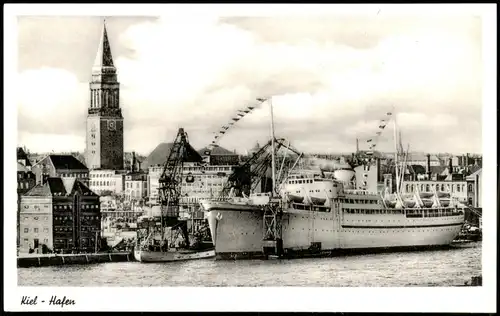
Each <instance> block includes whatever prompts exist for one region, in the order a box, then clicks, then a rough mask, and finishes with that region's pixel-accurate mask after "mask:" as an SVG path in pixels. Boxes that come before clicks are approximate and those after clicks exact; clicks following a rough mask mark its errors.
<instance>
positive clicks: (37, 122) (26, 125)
mask: <svg viewBox="0 0 500 316" xmlns="http://www.w3.org/2000/svg"><path fill="white" fill-rule="evenodd" d="M16 79H17V80H16V88H17V101H18V104H17V105H18V128H19V129H20V130H21V131H27V132H30V133H42V134H61V135H65V134H77V135H85V131H84V130H83V129H84V128H85V117H86V109H87V104H86V101H87V98H88V96H87V94H88V84H85V83H84V84H82V83H80V82H78V80H77V79H76V77H75V76H74V75H73V74H72V73H71V72H68V71H66V70H64V69H56V68H39V69H33V70H26V71H23V72H21V73H20V74H19V75H18V76H17V78H16Z"/></svg>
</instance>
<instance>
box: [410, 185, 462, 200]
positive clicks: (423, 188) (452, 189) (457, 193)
mask: <svg viewBox="0 0 500 316" xmlns="http://www.w3.org/2000/svg"><path fill="white" fill-rule="evenodd" d="M417 190H418V191H419V192H421V193H432V192H434V190H436V191H437V192H445V193H450V195H451V196H452V197H454V198H456V199H458V201H459V202H461V203H466V202H467V183H466V181H465V180H456V181H453V180H444V181H433V180H416V181H404V183H403V185H402V188H401V192H402V193H403V194H408V193H414V192H417Z"/></svg>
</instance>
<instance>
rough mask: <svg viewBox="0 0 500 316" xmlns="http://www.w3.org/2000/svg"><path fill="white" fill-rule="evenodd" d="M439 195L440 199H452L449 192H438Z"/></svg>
mask: <svg viewBox="0 0 500 316" xmlns="http://www.w3.org/2000/svg"><path fill="white" fill-rule="evenodd" d="M437 195H438V197H440V198H443V197H444V198H449V197H450V193H448V192H438V193H437Z"/></svg>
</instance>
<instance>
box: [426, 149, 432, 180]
mask: <svg viewBox="0 0 500 316" xmlns="http://www.w3.org/2000/svg"><path fill="white" fill-rule="evenodd" d="M426 169H427V170H425V171H426V172H427V177H428V178H429V180H430V179H431V154H427V168H426Z"/></svg>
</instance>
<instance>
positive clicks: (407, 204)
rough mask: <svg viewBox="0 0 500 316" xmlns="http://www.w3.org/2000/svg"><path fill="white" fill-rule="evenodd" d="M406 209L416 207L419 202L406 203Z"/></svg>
mask: <svg viewBox="0 0 500 316" xmlns="http://www.w3.org/2000/svg"><path fill="white" fill-rule="evenodd" d="M404 204H405V207H414V206H415V204H417V202H415V201H404Z"/></svg>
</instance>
